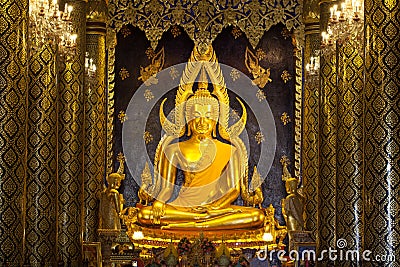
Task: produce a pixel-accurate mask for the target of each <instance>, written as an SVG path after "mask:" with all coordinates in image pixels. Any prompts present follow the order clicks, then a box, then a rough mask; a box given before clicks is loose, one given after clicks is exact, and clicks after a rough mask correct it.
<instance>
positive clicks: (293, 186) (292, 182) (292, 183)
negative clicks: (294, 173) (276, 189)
mask: <svg viewBox="0 0 400 267" xmlns="http://www.w3.org/2000/svg"><path fill="white" fill-rule="evenodd" d="M298 184H299V181H298V180H297V179H296V178H289V179H287V180H286V183H285V187H286V192H287V193H288V194H294V193H295V192H296V191H297V186H298Z"/></svg>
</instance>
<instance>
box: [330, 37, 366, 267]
mask: <svg viewBox="0 0 400 267" xmlns="http://www.w3.org/2000/svg"><path fill="white" fill-rule="evenodd" d="M356 47H359V49H360V50H358V49H357V48H356ZM337 59H338V62H337V63H338V64H337V76H338V79H337V120H338V121H337V155H336V160H337V173H336V174H337V178H336V237H337V242H339V241H338V240H339V239H344V240H345V241H346V242H345V244H346V246H345V249H348V250H357V251H362V242H361V239H362V215H363V206H362V179H363V166H364V165H363V89H364V60H363V57H362V44H357V43H355V42H353V41H348V42H346V43H344V44H343V45H340V46H339V47H338V51H337ZM359 264H360V263H359V262H356V261H354V262H353V263H351V262H350V261H343V262H340V266H359Z"/></svg>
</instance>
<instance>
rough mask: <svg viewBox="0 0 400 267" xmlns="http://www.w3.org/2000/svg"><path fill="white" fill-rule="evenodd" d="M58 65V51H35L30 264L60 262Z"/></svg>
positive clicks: (32, 59) (30, 153)
mask: <svg viewBox="0 0 400 267" xmlns="http://www.w3.org/2000/svg"><path fill="white" fill-rule="evenodd" d="M56 71H57V68H56V54H55V50H54V49H53V48H52V47H51V46H50V45H45V46H43V47H42V48H40V49H38V50H37V51H33V50H31V56H30V58H29V70H28V74H29V94H28V158H27V163H28V170H27V174H28V175H27V186H26V187H27V193H26V199H27V205H26V206H27V208H26V230H25V232H26V252H25V255H26V260H25V261H26V263H29V264H30V265H31V266H42V265H43V264H44V263H46V264H49V263H51V264H54V263H56V255H57V252H56V248H57V240H56V236H57V228H56V225H57V215H56V214H57V209H56V205H55V203H57V202H56V201H57V157H56V155H57V84H56V81H57V72H56Z"/></svg>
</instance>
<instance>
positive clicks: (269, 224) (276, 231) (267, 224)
mask: <svg viewBox="0 0 400 267" xmlns="http://www.w3.org/2000/svg"><path fill="white" fill-rule="evenodd" d="M265 213H266V214H265V221H264V232H265V233H271V237H272V239H273V240H272V241H273V243H274V244H278V246H279V247H282V246H284V244H283V240H284V239H285V237H286V235H287V229H286V227H285V226H283V225H280V224H279V222H278V220H277V219H276V218H275V208H274V207H273V206H272V204H271V205H269V207H268V208H266V209H265ZM278 240H279V242H278Z"/></svg>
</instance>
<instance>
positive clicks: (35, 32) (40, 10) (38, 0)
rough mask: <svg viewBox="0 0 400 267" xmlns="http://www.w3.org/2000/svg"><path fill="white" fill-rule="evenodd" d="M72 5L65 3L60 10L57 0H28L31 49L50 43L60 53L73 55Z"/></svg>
mask: <svg viewBox="0 0 400 267" xmlns="http://www.w3.org/2000/svg"><path fill="white" fill-rule="evenodd" d="M72 10H73V7H72V6H71V5H68V4H65V7H64V11H60V9H59V5H58V3H57V0H30V1H29V40H30V48H31V49H32V51H36V50H38V49H40V48H41V47H42V46H43V45H46V44H50V45H52V46H56V47H58V49H59V52H60V54H61V55H64V56H67V55H73V53H74V48H75V47H76V38H77V35H76V34H73V33H72V32H73V31H72V22H71V13H72Z"/></svg>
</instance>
